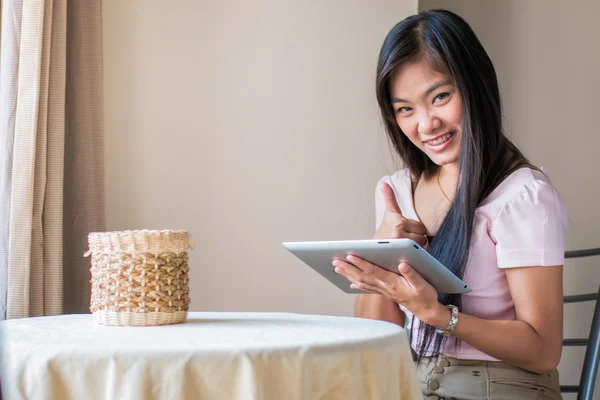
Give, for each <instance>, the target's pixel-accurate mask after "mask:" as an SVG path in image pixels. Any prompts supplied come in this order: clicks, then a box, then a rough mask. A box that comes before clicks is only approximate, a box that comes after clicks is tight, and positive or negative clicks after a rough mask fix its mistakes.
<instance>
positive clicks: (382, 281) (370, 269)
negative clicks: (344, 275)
mask: <svg viewBox="0 0 600 400" xmlns="http://www.w3.org/2000/svg"><path fill="white" fill-rule="evenodd" d="M346 259H347V260H348V261H349V262H350V263H351V264H352V265H354V266H355V268H356V269H358V270H360V273H359V274H358V276H357V278H358V281H359V282H361V283H366V284H367V285H371V286H375V287H380V288H381V287H382V286H388V285H389V284H390V283H391V279H393V278H395V274H394V273H392V272H389V271H386V270H385V269H383V268H381V267H379V266H377V265H375V264H372V263H370V262H368V261H366V260H363V259H362V258H360V257H357V256H354V255H352V254H351V255H349V256H348V257H346ZM354 275H356V274H354Z"/></svg>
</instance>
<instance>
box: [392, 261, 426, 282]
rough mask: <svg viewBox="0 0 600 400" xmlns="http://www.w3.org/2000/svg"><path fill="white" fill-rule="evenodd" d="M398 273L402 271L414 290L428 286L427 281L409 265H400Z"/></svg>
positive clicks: (403, 263) (402, 263)
mask: <svg viewBox="0 0 600 400" xmlns="http://www.w3.org/2000/svg"><path fill="white" fill-rule="evenodd" d="M398 271H400V273H401V274H402V276H403V277H404V279H406V282H408V284H409V285H410V286H412V287H413V288H419V287H422V286H424V285H425V284H427V281H426V280H425V279H424V278H423V277H422V276H421V275H420V274H419V273H418V272H417V271H415V269H414V268H413V267H411V266H410V265H409V264H408V263H405V262H401V263H400V265H398Z"/></svg>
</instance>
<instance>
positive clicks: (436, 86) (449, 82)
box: [392, 79, 452, 103]
mask: <svg viewBox="0 0 600 400" xmlns="http://www.w3.org/2000/svg"><path fill="white" fill-rule="evenodd" d="M451 84H452V80H451V79H446V80H443V81H441V82H438V83H435V84H433V85H432V86H430V87H429V89H427V90H426V91H425V93H423V96H421V97H422V98H425V97H427V96H429V95H430V94H431V93H432V92H433V91H434V90H436V89H437V88H439V87H442V86H446V85H451ZM392 103H408V100H404V99H400V98H397V97H392Z"/></svg>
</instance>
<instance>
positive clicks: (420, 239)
mask: <svg viewBox="0 0 600 400" xmlns="http://www.w3.org/2000/svg"><path fill="white" fill-rule="evenodd" d="M395 237H402V238H407V239H410V240H412V241H414V242H415V243H417V244H418V245H419V246H421V247H425V245H426V244H427V242H428V240H427V236H425V235H417V234H415V233H405V232H404V233H397V234H396V235H395Z"/></svg>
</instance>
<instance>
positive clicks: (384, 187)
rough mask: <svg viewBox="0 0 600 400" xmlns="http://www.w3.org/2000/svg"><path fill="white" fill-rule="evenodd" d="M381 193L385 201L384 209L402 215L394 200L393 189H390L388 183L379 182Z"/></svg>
mask: <svg viewBox="0 0 600 400" xmlns="http://www.w3.org/2000/svg"><path fill="white" fill-rule="evenodd" d="M381 193H382V194H383V198H384V199H385V209H386V210H389V211H394V212H397V213H398V214H400V215H402V211H400V206H399V205H398V201H397V200H396V195H395V194H394V189H392V187H391V186H390V185H389V183H387V182H381Z"/></svg>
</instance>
